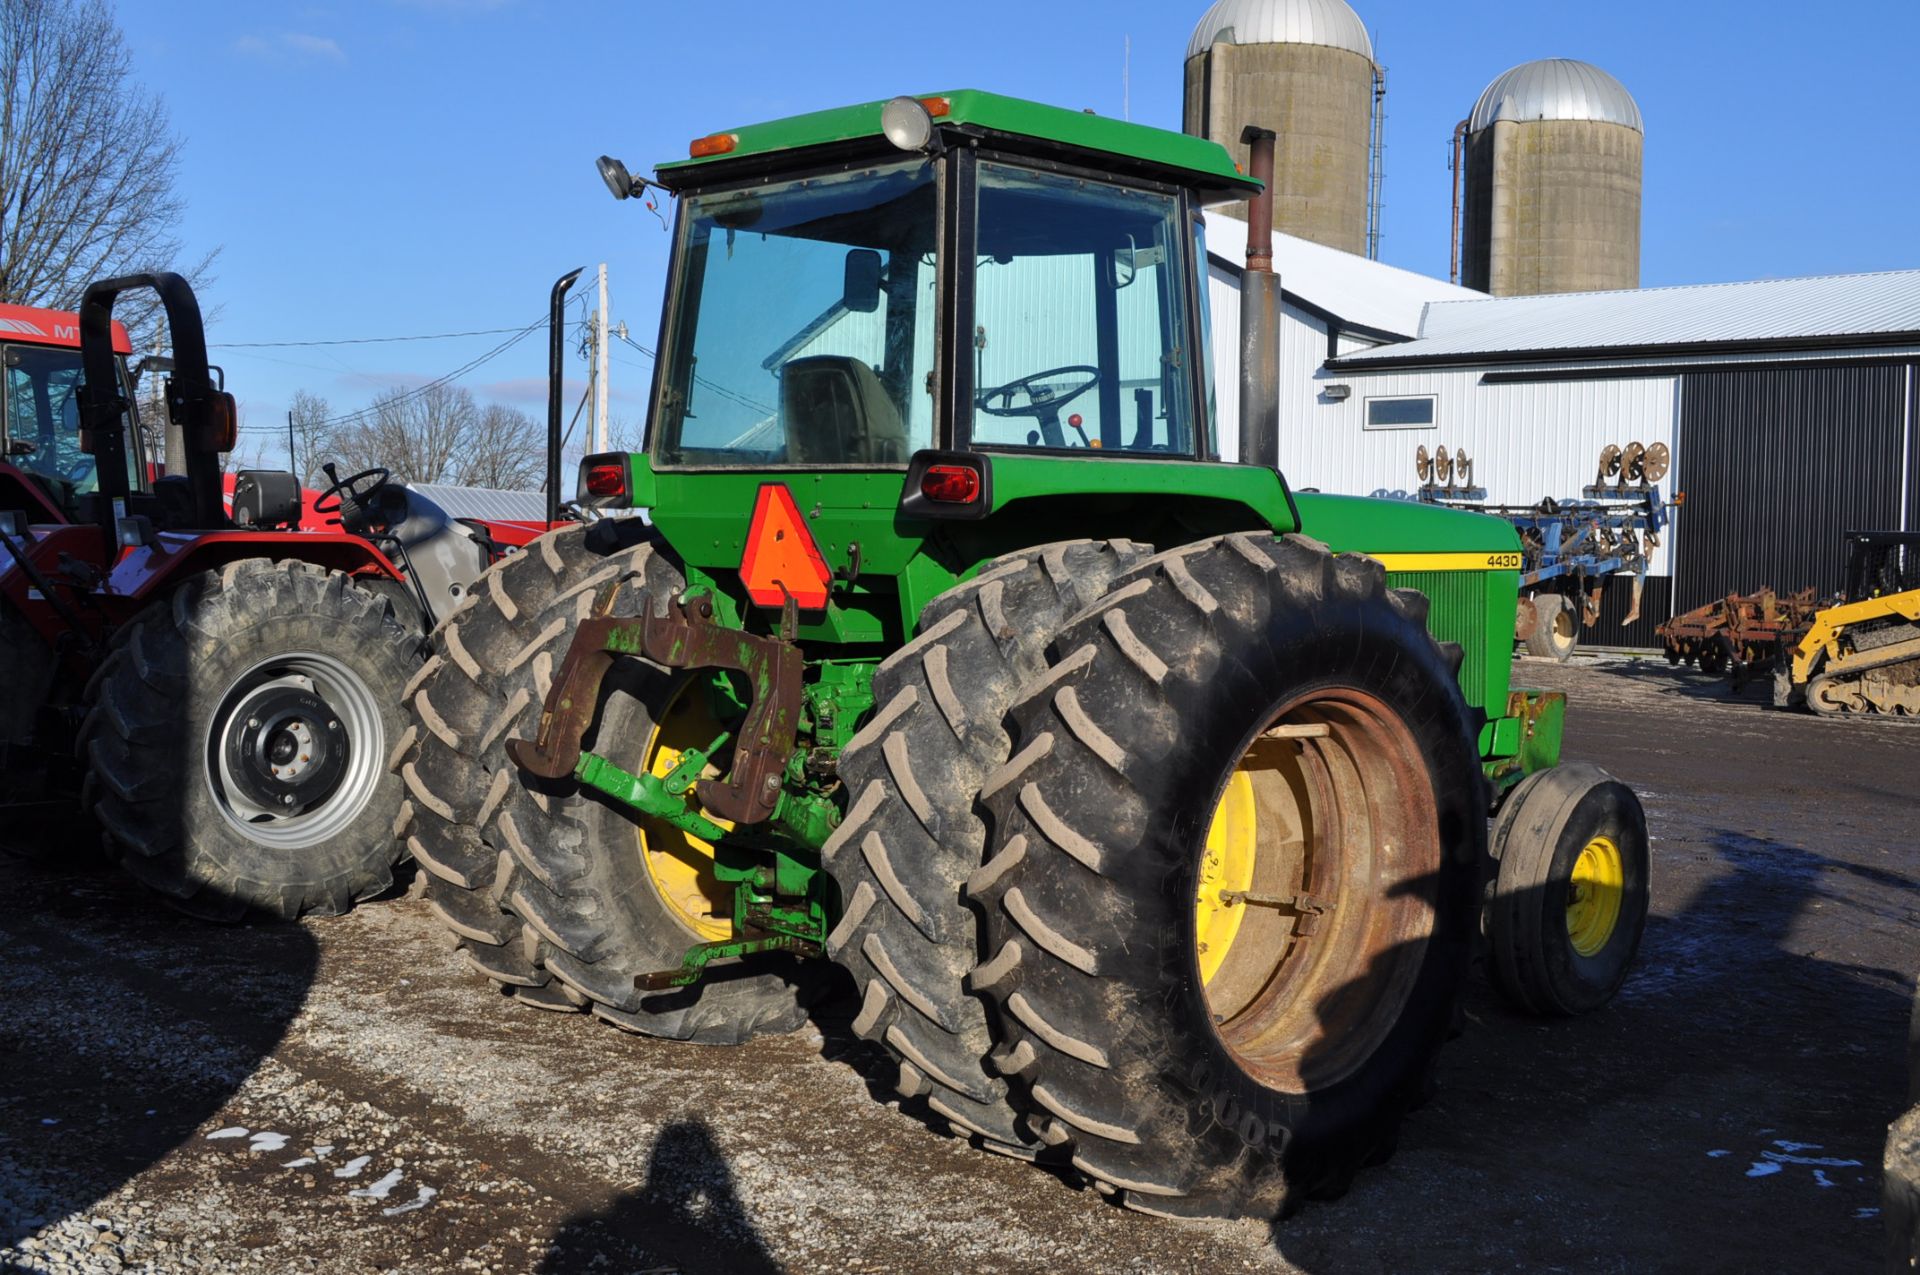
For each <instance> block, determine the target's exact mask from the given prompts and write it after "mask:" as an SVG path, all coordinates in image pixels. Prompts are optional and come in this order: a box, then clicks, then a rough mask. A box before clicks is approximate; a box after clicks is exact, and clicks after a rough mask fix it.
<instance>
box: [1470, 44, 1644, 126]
mask: <svg viewBox="0 0 1920 1275" xmlns="http://www.w3.org/2000/svg"><path fill="white" fill-rule="evenodd" d="M1496 120H1509V121H1511V122H1513V123H1516V124H1524V123H1528V122H1530V121H1533V120H1591V121H1596V122H1599V123H1603V124H1624V125H1625V126H1626V127H1628V128H1630V129H1632V130H1633V131H1634V132H1636V133H1644V132H1646V131H1647V129H1646V124H1645V123H1644V122H1643V121H1642V120H1641V118H1640V107H1639V106H1638V105H1637V104H1636V103H1635V102H1634V100H1633V94H1631V93H1629V92H1627V86H1626V85H1624V84H1622V83H1620V81H1618V80H1616V79H1614V78H1613V77H1612V76H1611V75H1608V74H1607V73H1606V72H1605V71H1602V70H1601V69H1600V68H1599V67H1597V66H1595V65H1593V64H1592V63H1591V62H1576V61H1575V60H1574V59H1572V58H1542V59H1541V60H1540V61H1538V62H1523V63H1521V64H1520V65H1519V66H1516V67H1514V68H1513V69H1512V70H1510V71H1507V72H1506V73H1504V74H1502V75H1501V76H1500V77H1499V78H1498V79H1496V80H1495V81H1494V82H1493V83H1491V84H1489V85H1487V87H1486V90H1485V91H1484V92H1482V93H1481V94H1480V100H1479V101H1477V102H1475V103H1474V104H1473V114H1472V115H1470V116H1468V117H1467V128H1468V129H1469V130H1471V131H1472V132H1475V133H1477V132H1479V131H1480V130H1481V129H1483V128H1488V127H1491V126H1492V125H1493V123H1494V122H1495V121H1496Z"/></svg>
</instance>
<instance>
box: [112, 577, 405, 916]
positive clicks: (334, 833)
mask: <svg viewBox="0 0 1920 1275" xmlns="http://www.w3.org/2000/svg"><path fill="white" fill-rule="evenodd" d="M418 646H419V640H418V639H417V638H415V637H414V636H412V635H410V634H408V633H407V632H406V631H405V630H403V629H402V628H401V627H400V626H399V624H398V623H396V622H395V621H394V619H393V614H392V612H391V610H390V609H389V608H388V606H387V603H386V601H385V600H384V599H382V598H378V597H375V596H374V595H373V594H371V593H368V592H367V591H366V590H364V589H361V588H359V587H358V586H357V585H355V584H354V583H353V582H352V581H351V580H349V579H348V578H347V577H346V576H345V575H343V574H341V573H340V572H337V571H327V570H324V569H322V568H320V567H316V566H313V565H312V564H310V563H305V562H298V561H287V562H272V561H269V560H267V559H264V558H246V559H241V560H239V561H236V562H230V563H228V564H227V565H226V566H225V567H223V568H221V569H220V570H218V571H208V572H205V573H203V574H202V575H199V576H197V577H195V578H193V579H190V580H187V581H185V582H183V583H181V584H180V585H178V586H177V587H176V588H174V590H173V591H172V593H171V594H170V595H169V597H168V598H167V600H166V601H165V602H162V603H160V604H158V605H156V606H154V607H152V608H150V609H149V610H148V611H146V612H145V613H143V614H142V615H141V616H140V617H139V618H137V619H136V620H134V622H133V623H132V624H130V625H128V626H127V627H126V628H125V629H123V630H121V632H120V633H119V634H118V635H116V639H115V642H114V645H113V648H112V650H111V652H110V653H109V654H108V656H107V659H106V662H105V663H104V664H103V665H102V666H101V668H100V670H99V672H97V673H96V674H95V676H94V680H93V683H92V688H91V693H90V706H89V709H88V712H87V716H86V719H85V721H84V722H83V723H82V725H81V730H80V740H81V751H82V753H83V755H84V756H85V757H86V759H87V763H88V775H87V780H86V785H87V787H86V793H85V796H84V800H85V802H86V804H87V805H88V807H89V808H90V809H91V810H92V811H93V813H94V815H95V817H96V818H97V819H98V820H99V822H100V824H101V826H102V828H103V829H104V830H105V832H106V842H107V847H108V852H109V854H110V855H112V856H113V857H114V858H116V859H117V860H118V861H119V862H120V864H121V866H122V867H124V868H126V870H127V871H128V872H129V873H131V874H132V875H133V876H134V877H136V878H138V879H139V880H140V881H142V882H144V883H146V884H147V885H149V886H151V887H153V888H154V889H156V890H158V891H160V892H161V893H162V894H164V895H166V896H168V897H169V898H170V899H171V900H173V901H174V902H175V903H176V905H178V906H179V907H181V908H182V909H183V910H185V911H188V912H192V913H194V914H196V915H201V916H206V917H209V918H211V919H219V920H232V919H236V918H237V917H238V916H240V915H241V914H242V913H243V912H245V911H246V910H248V909H257V910H259V911H263V912H267V913H271V914H273V915H276V916H282V917H297V916H302V915H305V914H308V913H319V914H323V915H332V914H337V913H340V912H344V911H346V910H347V908H349V907H351V906H352V904H353V903H354V902H355V901H356V900H359V899H365V898H368V897H370V896H372V895H375V894H378V893H380V892H381V891H382V890H385V889H386V888H387V887H388V886H389V885H391V884H392V882H393V865H394V863H395V862H396V861H397V860H398V858H399V847H398V846H397V845H396V844H395V843H394V840H393V821H394V816H395V814H396V813H397V812H398V811H399V808H400V800H401V791H400V785H399V783H398V782H397V781H395V780H394V779H392V778H391V777H390V776H389V775H387V773H386V760H387V752H388V750H389V749H390V748H391V747H392V746H393V742H394V741H395V740H396V739H398V738H399V737H400V733H401V731H402V729H403V728H404V718H403V717H402V715H401V712H400V692H401V689H402V688H403V687H404V686H405V685H406V682H407V678H408V677H409V676H410V675H411V674H412V673H413V671H414V670H415V669H416V668H418V667H419V656H418V654H417V650H418Z"/></svg>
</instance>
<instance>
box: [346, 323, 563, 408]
mask: <svg viewBox="0 0 1920 1275" xmlns="http://www.w3.org/2000/svg"><path fill="white" fill-rule="evenodd" d="M546 321H547V319H546V316H545V315H542V316H540V317H539V318H537V319H535V320H534V321H533V322H532V323H529V324H528V325H527V326H526V327H524V328H519V329H517V330H516V329H506V330H507V331H511V332H513V335H512V336H510V337H508V338H507V339H506V340H504V341H502V342H501V343H500V344H498V345H496V346H494V347H493V348H492V349H491V350H488V351H487V352H486V353H485V354H482V355H481V356H480V357H479V358H477V359H471V360H469V361H468V362H466V363H463V364H461V365H460V366H459V367H457V368H455V369H454V370H453V371H451V372H448V373H447V374H446V375H445V376H439V377H435V378H434V379H433V380H431V381H428V382H427V383H426V384H424V385H418V386H415V387H414V388H413V389H410V390H407V391H405V392H404V393H401V394H396V395H393V396H392V397H390V398H387V399H384V400H381V401H380V402H376V403H372V404H369V405H368V406H366V407H363V408H361V409H360V410H359V411H356V412H348V413H346V414H345V415H343V416H334V417H330V418H328V419H327V420H324V421H322V422H320V423H321V425H322V426H327V425H343V424H346V423H347V422H349V421H358V420H363V419H365V418H366V417H368V416H372V415H374V414H376V413H377V412H379V411H380V410H381V409H383V408H392V407H397V406H399V405H400V404H401V403H405V402H408V401H410V400H412V399H416V398H418V397H420V396H421V395H422V394H425V393H427V392H428V391H429V390H434V389H438V388H439V387H440V386H442V385H446V384H447V383H449V382H451V381H456V380H458V379H459V378H461V377H463V376H465V375H466V374H467V373H469V372H471V371H473V370H474V369H475V368H477V367H479V366H480V365H481V364H483V363H487V362H490V361H492V360H493V359H496V358H498V357H500V356H501V355H502V354H505V353H506V352H507V351H508V350H510V349H512V348H513V347H514V346H516V345H518V344H519V343H520V342H522V341H524V340H526V339H527V336H528V334H529V333H531V332H532V331H533V330H534V329H535V328H538V327H540V326H542V325H543V324H545V323H546Z"/></svg>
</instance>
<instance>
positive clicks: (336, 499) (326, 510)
mask: <svg viewBox="0 0 1920 1275" xmlns="http://www.w3.org/2000/svg"><path fill="white" fill-rule="evenodd" d="M321 468H322V469H324V470H325V471H326V475H327V477H328V478H330V479H332V480H333V485H332V486H331V487H328V488H327V489H326V490H325V491H323V492H321V493H320V494H319V495H318V496H316V497H315V498H314V501H313V512H315V513H317V514H330V513H338V514H339V515H340V522H341V524H342V525H343V526H346V527H347V528H348V529H349V530H351V529H352V526H353V524H354V523H355V522H357V521H359V520H360V519H361V518H362V517H364V513H363V511H364V510H365V509H366V507H367V502H368V501H369V500H371V499H372V498H373V494H374V493H375V492H377V491H379V490H380V489H381V488H382V487H384V486H386V485H387V480H388V479H390V478H392V477H393V471H392V470H390V469H385V468H383V467H381V466H379V465H375V466H374V467H373V468H372V469H363V470H361V471H360V472H359V473H357V474H353V475H351V476H349V477H346V478H341V477H340V476H339V475H338V474H336V473H335V472H334V468H333V464H332V462H328V463H327V464H326V465H323V466H321ZM362 485H364V486H365V488H366V490H365V491H362V490H361V487H362ZM329 500H331V501H332V503H331V504H329V503H328V501H329Z"/></svg>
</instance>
